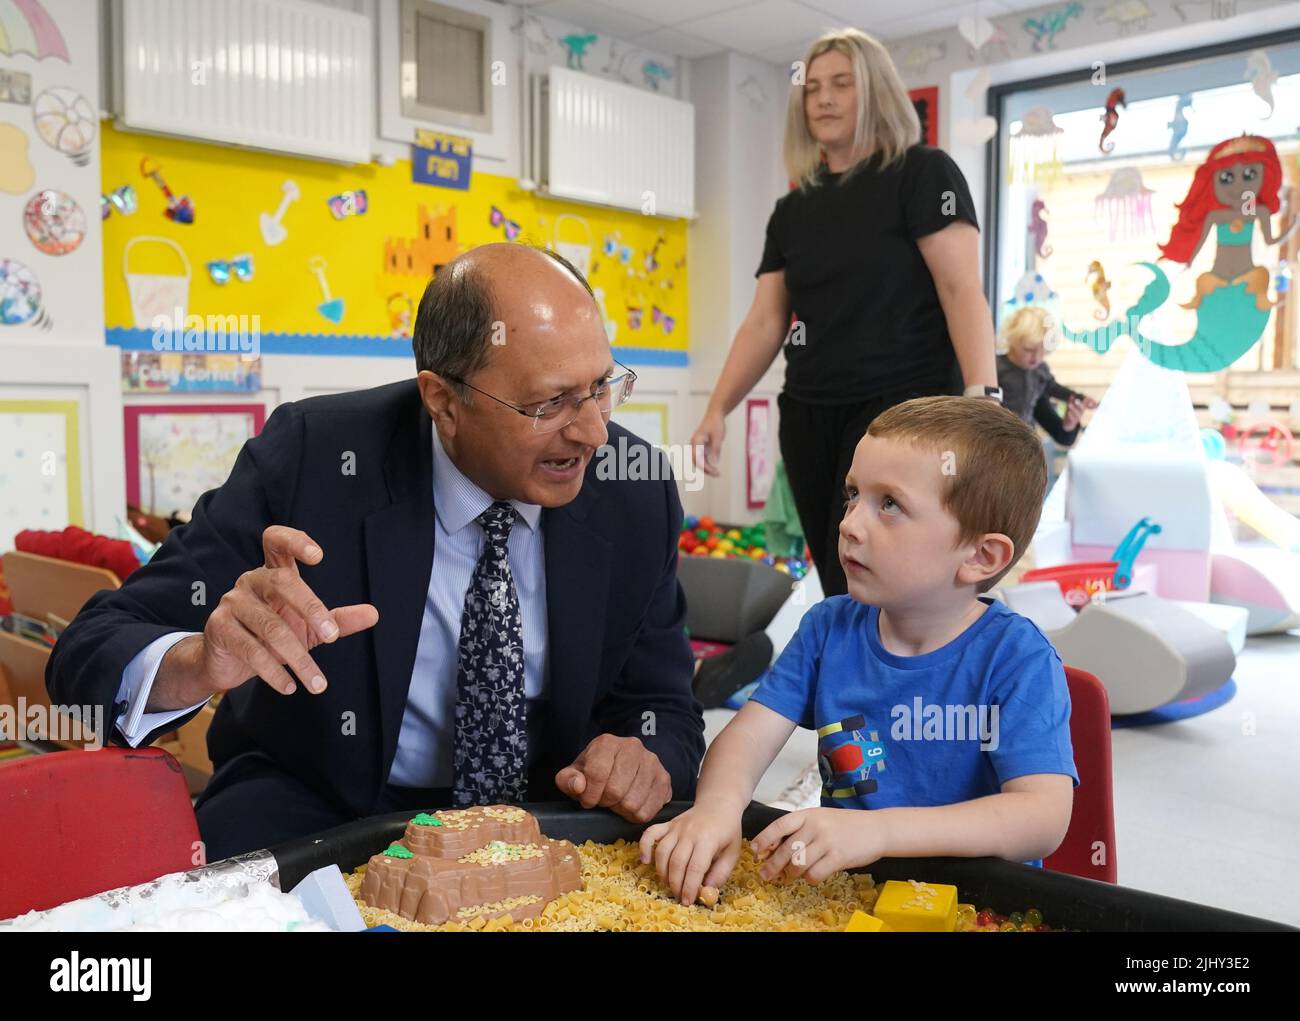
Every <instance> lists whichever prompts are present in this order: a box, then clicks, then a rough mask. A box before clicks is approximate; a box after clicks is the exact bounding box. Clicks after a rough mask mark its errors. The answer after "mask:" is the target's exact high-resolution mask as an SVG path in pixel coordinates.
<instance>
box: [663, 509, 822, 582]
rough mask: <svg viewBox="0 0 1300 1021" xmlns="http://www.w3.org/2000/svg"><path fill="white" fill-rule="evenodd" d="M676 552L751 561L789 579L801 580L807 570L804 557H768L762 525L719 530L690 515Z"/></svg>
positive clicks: (708, 520)
mask: <svg viewBox="0 0 1300 1021" xmlns="http://www.w3.org/2000/svg"><path fill="white" fill-rule="evenodd" d="M677 548H678V549H679V550H681V552H683V553H685V554H687V555H689V556H696V557H716V558H717V559H719V560H724V559H727V560H732V559H734V560H752V561H754V562H756V563H762V564H767V565H768V566H769V567H775V568H776V569H777V570H779V571H781V572H782V573H783V574H788V575H790V577H792V578H802V577H803V576H804V575H805V574H807V573H808V568H809V562H808V560H807V559H806V558H805V557H777V556H773V555H772V554H771V553H769V552H768V551H767V534H766V531H765V529H764V528H763V526H762V525H746V526H743V527H741V526H734V527H731V528H727V527H724V526H719V525H718V524H717V523H716V522H714V520H713V518H711V517H709V516H708V515H702V516H700V517H698V518H697V517H696V516H695V515H694V514H692V515H690V516H689V517H687V518H686V519H685V520H684V521H683V522H682V532H681V534H680V535H679V536H678V538H677Z"/></svg>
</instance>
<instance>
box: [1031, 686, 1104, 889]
mask: <svg viewBox="0 0 1300 1021" xmlns="http://www.w3.org/2000/svg"><path fill="white" fill-rule="evenodd" d="M1065 681H1066V684H1067V685H1069V688H1070V742H1071V743H1072V744H1073V745H1074V767H1075V769H1076V770H1077V771H1078V773H1079V786H1078V787H1076V788H1075V789H1074V814H1073V815H1072V816H1071V817H1070V828H1069V829H1068V830H1067V831H1066V834H1065V840H1063V841H1062V842H1061V846H1060V847H1058V848H1057V849H1056V850H1055V851H1054V852H1053V853H1052V854H1050V855H1048V856H1047V857H1046V858H1045V859H1043V865H1044V866H1045V867H1046V868H1049V869H1052V870H1053V871H1054V872H1068V873H1069V874H1070V875H1072V876H1083V877H1084V878H1085V879H1098V880H1101V881H1102V882H1105V883H1113V882H1115V881H1116V874H1117V873H1116V866H1115V801H1114V797H1113V793H1114V785H1113V782H1112V775H1111V758H1110V699H1109V698H1107V697H1106V688H1105V686H1103V685H1102V683H1101V681H1099V680H1097V678H1096V677H1094V676H1093V675H1092V674H1090V673H1087V672H1085V671H1083V670H1077V669H1075V668H1074V667H1070V666H1067V667H1066V668H1065Z"/></svg>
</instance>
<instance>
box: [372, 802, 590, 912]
mask: <svg viewBox="0 0 1300 1021" xmlns="http://www.w3.org/2000/svg"><path fill="white" fill-rule="evenodd" d="M581 888H582V859H581V857H580V856H579V854H578V849H577V848H576V847H574V846H573V844H571V843H569V841H567V840H551V839H549V838H547V837H544V836H542V832H541V828H540V827H539V826H538V824H537V819H536V818H535V817H534V816H532V815H531V814H529V813H528V812H525V811H524V810H523V809H522V808H517V807H515V806H512V805H484V806H480V807H476V808H465V809H448V810H445V811H441V812H434V813H433V814H432V815H427V814H425V813H423V812H422V813H420V814H419V815H417V816H416V817H415V818H414V819H412V820H411V821H410V822H408V823H407V824H406V833H405V834H404V835H403V837H402V839H401V840H399V841H397V842H396V843H394V844H391V845H390V846H389V847H388V848H387V850H384V851H381V852H380V853H379V854H376V855H374V856H372V857H371V859H370V861H369V863H368V864H367V866H366V875H365V879H364V880H363V881H362V883H361V890H360V894H359V896H360V898H361V900H362V901H364V902H365V903H366V904H368V905H369V906H370V907H374V908H383V909H385V910H387V911H392V912H395V913H396V914H399V915H401V916H402V917H403V918H406V919H409V920H411V921H413V922H421V923H423V924H425V925H441V924H443V923H444V922H448V921H458V922H470V921H472V920H473V919H474V918H482V919H484V920H485V921H486V920H487V919H491V918H498V917H500V916H502V915H510V916H511V917H512V918H513V919H514V920H515V921H517V922H519V921H523V920H524V919H525V918H536V917H537V916H538V915H540V914H541V913H542V909H543V908H545V907H546V905H547V904H549V903H550V902H551V901H552V900H554V899H555V898H556V897H558V896H559V895H560V894H562V893H568V892H569V891H571V890H579V889H581Z"/></svg>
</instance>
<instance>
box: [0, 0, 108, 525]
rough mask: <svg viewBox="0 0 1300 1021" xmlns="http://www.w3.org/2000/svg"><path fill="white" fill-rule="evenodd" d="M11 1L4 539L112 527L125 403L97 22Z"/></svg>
mask: <svg viewBox="0 0 1300 1021" xmlns="http://www.w3.org/2000/svg"><path fill="white" fill-rule="evenodd" d="M29 9H30V10H32V11H33V12H34V20H32V21H28V20H27V19H26V18H25V17H20V18H18V20H14V19H15V17H18V16H19V15H20V13H21V12H19V11H18V10H17V9H16V8H15V7H14V6H13V5H9V9H8V11H7V14H6V20H5V25H6V32H5V46H4V51H3V52H0V72H3V75H2V76H0V550H4V549H8V548H10V547H11V545H12V540H13V535H14V533H15V532H16V531H18V530H19V529H21V528H23V527H36V528H62V527H63V526H64V525H66V524H81V525H84V526H86V527H88V528H95V529H98V530H100V531H106V532H109V533H112V531H113V529H114V527H115V519H116V517H117V516H120V515H121V514H122V513H123V506H124V498H123V492H124V489H123V477H122V403H121V395H120V393H119V386H120V384H119V383H118V377H117V374H116V359H115V358H114V357H113V356H112V355H111V354H110V353H109V352H108V351H107V350H105V348H104V318H103V309H104V302H103V291H102V285H101V281H102V273H101V267H102V252H101V231H100V216H99V194H100V165H99V136H98V128H99V124H98V112H99V108H100V93H99V25H98V23H97V19H96V17H95V13H96V8H95V6H94V5H93V4H87V3H85V2H84V0H42V3H41V4H39V5H29Z"/></svg>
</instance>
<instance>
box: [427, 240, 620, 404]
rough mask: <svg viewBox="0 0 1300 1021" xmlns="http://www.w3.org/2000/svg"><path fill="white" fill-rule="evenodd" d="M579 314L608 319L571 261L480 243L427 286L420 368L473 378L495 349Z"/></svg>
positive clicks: (530, 249)
mask: <svg viewBox="0 0 1300 1021" xmlns="http://www.w3.org/2000/svg"><path fill="white" fill-rule="evenodd" d="M573 313H577V314H578V316H579V317H580V318H588V317H590V318H591V319H593V320H594V321H595V322H599V321H600V315H599V309H598V308H597V307H596V304H595V299H594V298H593V296H592V291H591V285H590V284H588V283H587V281H586V280H585V279H584V278H583V276H582V274H581V273H579V272H578V270H577V268H576V267H574V266H573V264H572V263H570V262H569V261H568V260H567V259H565V258H564V257H563V256H561V255H559V254H557V253H555V252H552V251H550V250H548V249H543V248H535V247H533V246H531V245H525V244H519V243H514V242H508V241H502V242H496V243H493V244H489V245H480V246H479V247H477V248H473V249H471V250H470V251H468V252H465V253H464V254H463V255H459V256H457V257H456V258H455V259H453V260H452V261H451V262H450V263H448V264H447V265H446V266H444V267H443V268H442V269H441V270H440V271H439V273H438V275H437V277H435V278H434V279H433V280H431V281H430V282H429V285H428V286H427V287H426V288H425V290H424V296H423V297H422V298H421V299H420V310H419V314H418V315H417V316H416V320H415V330H414V336H413V338H412V345H413V347H414V348H415V364H416V368H417V369H419V370H425V369H428V370H429V371H431V372H436V373H438V375H440V376H443V377H450V378H453V379H461V380H464V379H468V378H469V377H470V376H472V375H473V374H474V373H476V372H478V371H479V370H481V369H482V368H484V367H485V366H486V365H487V364H488V361H489V360H490V358H491V356H492V349H493V347H496V346H506V345H508V344H509V342H510V338H511V337H512V336H513V337H515V338H521V337H524V336H527V335H531V334H533V333H535V332H536V331H538V330H540V331H541V332H542V333H546V332H548V328H549V329H551V330H553V329H554V328H555V327H556V326H557V325H558V320H559V319H561V318H564V319H568V318H570V317H571V315H572V314H573ZM534 339H546V338H544V337H543V338H534Z"/></svg>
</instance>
